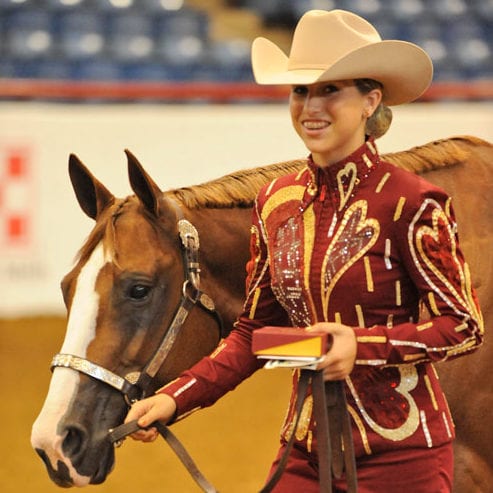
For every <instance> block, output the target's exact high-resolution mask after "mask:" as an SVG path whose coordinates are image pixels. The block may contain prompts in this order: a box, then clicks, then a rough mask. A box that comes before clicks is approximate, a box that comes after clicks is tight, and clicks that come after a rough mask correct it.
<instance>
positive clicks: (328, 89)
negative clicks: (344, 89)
mask: <svg viewBox="0 0 493 493" xmlns="http://www.w3.org/2000/svg"><path fill="white" fill-rule="evenodd" d="M338 90H339V88H338V87H337V86H335V85H334V84H328V85H326V86H325V87H324V91H325V92H326V93H328V94H332V93H333V92H337V91H338Z"/></svg>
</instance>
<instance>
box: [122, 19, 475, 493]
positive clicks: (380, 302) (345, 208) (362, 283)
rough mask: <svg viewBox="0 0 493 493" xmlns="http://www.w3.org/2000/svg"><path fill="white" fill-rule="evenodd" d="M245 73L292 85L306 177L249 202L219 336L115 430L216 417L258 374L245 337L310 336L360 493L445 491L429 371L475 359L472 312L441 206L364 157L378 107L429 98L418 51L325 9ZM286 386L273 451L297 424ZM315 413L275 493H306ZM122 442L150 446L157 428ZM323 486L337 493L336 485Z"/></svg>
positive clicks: (447, 464)
mask: <svg viewBox="0 0 493 493" xmlns="http://www.w3.org/2000/svg"><path fill="white" fill-rule="evenodd" d="M252 64H253V70H254V74H255V77H256V80H257V82H259V83H261V84H290V85H291V86H292V90H291V95H290V111H291V118H292V123H293V126H294V128H295V130H296V132H297V133H298V135H299V136H300V137H301V139H302V140H303V142H304V143H305V144H306V146H307V148H308V150H309V151H310V156H309V164H308V166H307V167H306V168H305V169H304V170H302V171H301V172H300V173H298V174H296V175H289V176H285V177H282V178H279V179H277V180H276V181H274V182H273V183H271V184H269V185H268V186H266V187H265V188H264V189H262V190H261V192H260V193H259V195H258V197H257V202H256V206H255V208H254V213H253V224H252V236H251V260H250V261H249V263H248V266H247V269H248V278H247V299H246V302H245V305H244V310H243V313H242V314H241V315H240V316H239V318H238V322H237V325H236V327H235V329H234V330H233V331H232V333H231V335H230V336H229V337H228V338H226V339H225V340H224V341H223V342H222V343H221V344H220V346H219V347H218V348H217V350H216V351H215V352H214V353H213V354H212V355H211V356H210V357H207V358H204V359H203V360H202V361H200V362H199V363H198V364H197V365H195V366H194V367H193V368H192V369H191V370H189V371H187V372H185V373H184V374H183V375H182V376H181V377H180V378H178V379H177V380H175V381H174V382H171V383H170V384H168V385H166V386H165V387H164V388H163V389H160V390H159V391H158V392H157V394H156V395H155V396H152V397H150V398H148V399H145V400H143V401H141V402H138V403H136V404H135V405H134V406H133V407H132V409H131V410H130V412H129V414H128V417H127V421H129V420H133V419H137V418H139V425H141V426H143V427H146V426H149V425H150V424H151V423H152V422H154V421H155V420H162V421H170V420H177V419H180V418H182V417H184V416H186V415H187V414H189V413H190V412H192V411H194V410H196V409H199V408H201V407H204V406H208V405H211V404H213V403H214V402H215V401H216V400H217V399H218V398H219V397H221V396H222V395H224V394H225V393H226V392H227V391H229V390H231V389H233V388H234V387H235V386H236V385H237V384H239V383H240V382H241V381H242V380H244V379H245V378H247V377H248V376H249V375H251V374H252V373H253V372H254V371H255V370H257V369H258V368H260V367H261V365H262V363H259V361H258V360H257V359H256V358H255V357H254V356H253V355H252V351H251V339H252V331H254V330H255V329H258V328H261V327H264V326H281V327H282V326H295V327H301V328H305V330H307V331H323V332H326V333H328V334H330V336H331V339H332V347H331V349H330V351H329V352H328V353H327V354H326V355H325V357H324V358H323V360H322V362H321V363H320V364H319V366H318V368H317V369H318V370H320V371H321V372H323V377H324V379H325V380H345V391H346V397H347V407H348V410H349V413H350V416H351V426H352V436H353V441H354V449H355V456H356V466H357V476H358V488H359V490H358V491H360V492H362V493H364V492H378V493H382V492H395V491H400V492H409V493H411V492H412V493H421V492H422V493H425V492H426V493H431V492H433V493H436V492H448V491H450V490H451V487H452V481H453V454H452V445H451V443H452V440H453V438H454V425H453V422H452V418H451V416H450V413H449V410H448V406H447V403H446V399H445V396H444V395H443V392H442V390H441V388H440V384H439V382H438V378H437V375H436V373H435V370H434V368H433V365H432V363H433V362H435V361H442V360H446V359H450V358H452V357H457V356H460V355H464V354H468V353H470V352H471V351H473V350H474V349H476V348H477V347H478V346H479V345H480V344H481V342H482V333H483V329H482V322H481V314H480V311H479V307H478V305H477V301H476V298H475V295H474V292H473V290H472V287H471V283H470V279H469V275H468V269H467V265H466V263H465V261H464V259H463V256H462V253H461V250H460V248H459V245H458V243H457V236H456V226H455V219H454V214H453V209H452V206H451V203H450V198H449V197H447V195H446V194H445V193H444V192H443V191H442V190H440V189H438V188H437V187H435V186H433V185H431V184H429V183H427V182H425V181H424V180H423V179H421V178H420V177H418V176H416V175H414V174H411V173H408V172H405V171H403V170H401V169H397V168H395V167H394V166H392V165H391V164H389V163H386V162H384V161H382V160H381V158H380V156H379V154H378V151H377V148H376V146H375V139H376V138H378V137H380V136H381V135H382V134H384V133H385V131H386V130H387V128H388V126H389V124H390V119H391V112H390V110H389V108H388V106H389V105H396V104H401V103H405V102H410V101H412V100H414V99H416V98H417V97H419V96H420V95H421V94H422V93H423V91H424V90H425V89H426V88H427V87H428V85H429V83H430V81H431V78H432V65H431V61H430V59H429V57H428V56H427V55H426V53H425V52H424V51H423V50H421V49H420V48H419V47H417V46H415V45H413V44H411V43H406V42H402V41H382V40H381V38H380V36H379V35H378V33H377V32H376V30H375V29H374V28H373V26H371V25H370V24H369V23H368V22H366V21H365V20H364V19H362V18H360V17H358V16H356V15H354V14H352V13H350V12H346V11H342V10H334V11H330V12H325V11H310V12H308V13H306V14H305V15H304V16H303V17H302V18H301V19H300V21H299V23H298V25H297V28H296V30H295V33H294V38H293V44H292V48H291V52H290V56H289V58H288V57H286V55H284V53H282V51H281V50H280V49H279V48H278V47H277V46H275V45H274V44H273V43H271V42H270V41H268V40H266V39H264V38H258V39H257V40H255V41H254V44H253V48H252ZM421 305H424V306H426V308H427V310H428V312H429V314H430V318H429V319H427V320H422V319H420V318H419V315H420V307H421ZM298 377H299V372H295V373H294V378H293V394H292V399H291V406H290V410H289V412H288V416H287V418H286V423H285V425H284V428H283V432H282V436H281V441H282V446H281V451H282V450H283V448H284V446H285V444H286V440H287V438H289V436H290V434H291V432H292V428H293V426H294V425H293V423H294V419H295V416H294V415H295V414H296V413H295V411H294V403H295V400H296V398H295V397H296V391H297V386H298ZM312 406H313V400H312V399H311V398H310V397H308V398H307V399H306V400H305V403H304V408H303V411H302V413H301V415H302V419H301V420H300V423H299V425H298V428H297V430H296V435H295V438H296V439H295V445H294V447H293V449H292V451H291V452H290V455H289V459H288V463H287V467H286V470H285V472H284V474H283V475H282V476H281V479H280V481H279V483H278V484H277V486H276V488H275V490H274V491H278V492H282V493H286V492H288V493H290V492H293V493H294V492H304V493H307V492H316V491H319V486H318V471H317V443H316V433H315V423H314V419H313V416H312ZM133 436H134V438H136V439H139V440H143V441H150V440H153V439H154V438H155V436H156V431H155V430H154V429H150V430H142V431H139V432H137V433H135V434H134V435H133ZM280 454H281V452H280ZM278 460H279V457H278ZM333 487H334V489H335V490H336V491H346V490H347V485H346V479H345V477H344V476H343V477H342V478H340V479H334V480H333Z"/></svg>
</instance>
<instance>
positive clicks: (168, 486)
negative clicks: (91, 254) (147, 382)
mask: <svg viewBox="0 0 493 493" xmlns="http://www.w3.org/2000/svg"><path fill="white" fill-rule="evenodd" d="M64 324H65V321H64V319H63V318H57V317H41V318H28V319H19V320H17V319H8V320H0V377H1V383H2V392H1V395H2V404H1V407H0V419H1V423H2V432H1V435H2V439H1V441H0V443H1V444H0V448H1V461H0V492H2V493H54V492H60V491H63V490H62V489H61V488H59V487H57V486H55V485H54V484H53V483H52V482H51V481H50V479H49V478H48V475H47V473H46V471H45V468H44V465H43V463H42V462H41V460H40V459H39V458H38V456H37V455H36V454H35V452H34V451H33V450H32V448H31V445H30V434H31V426H32V423H33V422H34V420H35V419H36V416H37V414H38V413H39V411H40V409H41V407H42V405H43V401H44V397H45V395H46V392H47V389H48V383H49V380H50V375H51V374H50V371H49V364H50V361H51V358H52V356H53V355H54V354H55V353H57V352H58V351H59V349H60V347H61V344H62V341H63V336H64V332H65V325H64ZM289 373H290V372H289V370H263V371H259V372H257V373H256V374H255V375H254V376H253V377H252V378H250V379H249V380H247V381H246V382H244V383H243V384H242V385H241V386H240V387H238V388H237V389H236V390H235V391H234V392H232V393H231V394H229V395H228V396H226V397H224V398H223V399H222V400H221V401H219V402H218V403H217V404H216V405H215V406H213V407H212V408H210V409H207V410H203V411H200V412H198V413H195V414H194V415H192V416H190V417H189V418H187V419H186V420H184V421H182V422H180V423H178V424H176V425H175V426H174V427H173V431H174V432H175V433H176V435H177V436H178V437H179V438H180V440H181V441H182V442H183V443H184V445H185V446H186V447H187V449H188V451H189V452H190V454H191V455H192V457H193V458H194V460H195V461H196V463H197V465H198V467H199V468H200V469H201V470H202V472H203V473H204V475H205V476H206V477H207V478H208V479H209V481H211V482H212V483H213V484H214V486H215V487H216V488H217V489H218V490H219V491H220V492H221V493H253V492H256V491H259V489H260V487H261V486H262V484H263V480H264V479H265V476H266V473H267V471H268V468H269V466H270V463H271V461H272V459H273V457H274V455H275V453H276V451H277V447H278V434H279V429H280V426H281V423H282V420H283V418H284V414H285V411H286V406H287V401H288V396H289V379H290V374H289ZM86 489H87V491H89V492H93V493H141V492H142V493H162V492H168V493H196V492H200V491H201V490H200V488H199V487H198V486H197V485H196V484H195V483H194V481H193V480H192V479H190V477H189V476H188V473H187V471H186V470H185V469H184V468H183V466H182V464H181V463H180V462H179V461H178V459H177V458H176V457H175V456H174V454H173V452H172V451H171V450H170V449H169V447H168V446H167V444H166V443H165V442H164V441H163V440H161V439H160V440H159V441H156V442H154V443H152V444H142V443H138V442H134V441H132V440H126V441H125V443H124V444H123V446H122V447H121V448H119V449H117V450H116V466H115V469H114V470H113V472H112V473H111V474H110V475H109V477H108V478H107V480H106V481H105V483H103V484H102V485H97V486H89V487H87V488H86Z"/></svg>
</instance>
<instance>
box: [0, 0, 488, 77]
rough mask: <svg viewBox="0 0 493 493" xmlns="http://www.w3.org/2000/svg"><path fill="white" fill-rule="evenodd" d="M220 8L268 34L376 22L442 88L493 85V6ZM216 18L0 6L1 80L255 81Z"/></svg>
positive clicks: (105, 1) (235, 3)
mask: <svg viewBox="0 0 493 493" xmlns="http://www.w3.org/2000/svg"><path fill="white" fill-rule="evenodd" d="M215 3H217V2H215ZM197 4H198V3H197V2H194V3H193V5H197ZM223 4H224V7H225V8H230V9H231V8H238V9H248V10H249V11H251V12H252V11H253V12H255V13H256V15H257V16H258V18H259V19H260V20H261V25H263V27H264V28H265V29H266V30H269V29H289V30H291V29H292V28H293V26H294V25H295V24H296V22H297V20H298V19H299V17H300V16H301V15H302V14H303V13H304V12H305V11H307V10H309V9H314V8H318V9H328V10H330V9H333V8H343V9H348V10H352V11H354V12H356V13H358V14H360V15H362V16H363V17H365V18H367V19H369V20H370V21H371V22H372V23H374V24H375V25H376V27H377V28H378V29H379V31H380V32H381V34H382V37H383V38H384V39H392V38H398V39H404V40H409V41H412V42H415V43H418V44H419V45H421V46H423V48H425V49H426V50H427V51H428V53H429V54H430V56H431V57H432V59H433V61H434V65H435V79H436V80H476V79H484V78H491V77H492V76H493V52H492V50H493V48H492V39H493V32H492V31H493V27H492V26H493V0H467V1H466V0H269V1H266V0H224V1H223ZM211 12H212V11H208V10H207V9H206V8H205V6H204V8H203V9H198V8H197V7H191V6H188V5H187V3H186V1H183V0H0V77H7V78H12V77H29V78H56V79H89V80H106V79H110V80H173V81H177V80H213V81H220V80H224V81H250V80H252V74H251V69H250V55H249V49H250V43H251V39H247V38H245V37H240V36H238V37H230V38H227V39H225V38H224V37H222V38H221V39H217V38H216V37H215V36H214V32H212V30H211V25H212V22H211V19H212V17H211V16H212V15H213V13H211Z"/></svg>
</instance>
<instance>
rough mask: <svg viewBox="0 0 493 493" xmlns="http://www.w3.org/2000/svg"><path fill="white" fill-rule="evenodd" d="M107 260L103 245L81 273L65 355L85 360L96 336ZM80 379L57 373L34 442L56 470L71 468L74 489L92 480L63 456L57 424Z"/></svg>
mask: <svg viewBox="0 0 493 493" xmlns="http://www.w3.org/2000/svg"><path fill="white" fill-rule="evenodd" d="M107 261H108V259H106V258H105V255H104V251H103V245H102V244H100V245H98V247H96V248H95V249H94V252H93V253H92V255H91V257H90V258H89V260H88V261H87V263H86V265H84V267H83V268H82V269H81V271H80V273H79V276H78V278H77V285H76V289H75V294H74V298H73V301H72V307H71V311H70V317H69V319H68V325H67V333H66V336H65V341H64V343H63V346H62V349H61V352H62V353H67V354H72V355H76V356H80V357H86V353H87V348H88V346H89V344H90V342H91V341H92V340H93V339H94V337H95V328H96V317H97V313H98V309H99V295H98V294H97V292H96V280H97V277H98V274H99V272H100V270H101V269H102V267H103V266H104V265H105V263H106V262H107ZM79 380H80V377H79V373H78V372H76V371H73V370H71V369H68V368H56V369H55V370H54V372H53V377H52V379H51V382H50V388H49V391H48V395H47V397H46V400H45V403H44V406H43V409H42V410H41V413H40V414H39V416H38V418H37V419H36V421H35V423H34V425H33V429H32V435H31V443H32V446H33V447H34V448H35V449H41V450H43V451H44V452H45V453H46V455H47V457H48V458H49V460H50V462H51V465H52V467H53V468H54V469H56V468H57V467H58V461H62V462H63V463H64V464H65V465H66V466H67V467H68V469H69V472H70V476H71V478H72V480H73V482H74V485H75V486H85V485H87V484H88V483H89V481H90V478H89V477H87V476H80V475H79V474H77V472H76V471H75V469H74V468H73V466H72V464H71V462H70V460H69V459H68V458H67V457H65V456H64V454H63V451H62V443H63V440H64V439H65V435H66V432H64V431H63V427H61V428H62V434H59V430H58V425H59V423H60V421H61V420H62V419H63V417H64V416H65V414H66V413H67V411H68V410H69V408H70V405H71V402H72V398H73V396H74V395H75V394H76V392H77V389H78V385H79Z"/></svg>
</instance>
